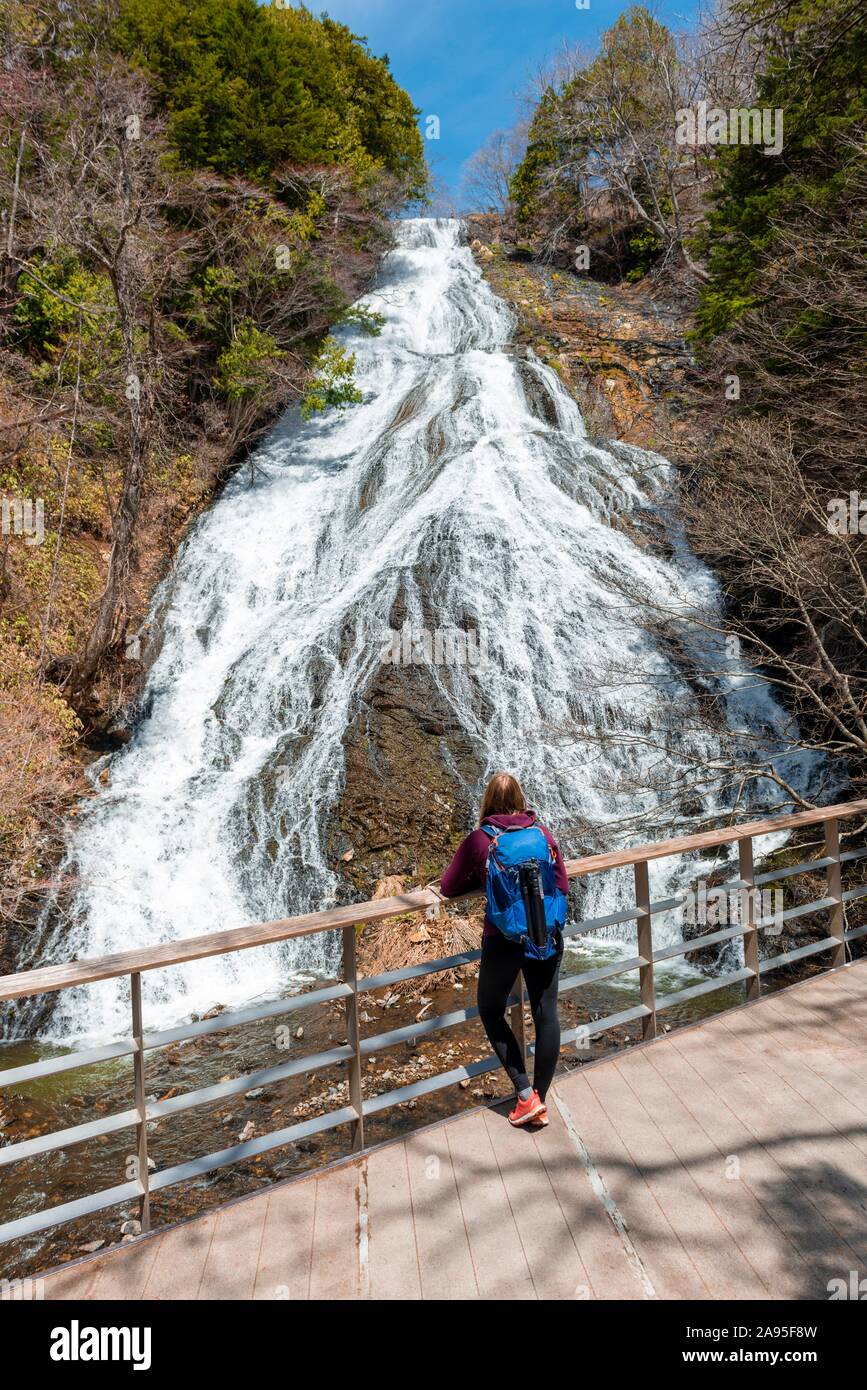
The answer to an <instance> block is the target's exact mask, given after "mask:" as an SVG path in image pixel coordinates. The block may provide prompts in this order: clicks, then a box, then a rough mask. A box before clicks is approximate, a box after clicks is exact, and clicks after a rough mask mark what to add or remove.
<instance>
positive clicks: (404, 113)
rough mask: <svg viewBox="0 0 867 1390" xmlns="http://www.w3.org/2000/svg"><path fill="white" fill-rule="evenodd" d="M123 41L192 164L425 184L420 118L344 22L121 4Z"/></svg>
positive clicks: (278, 12)
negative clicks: (297, 167) (296, 167)
mask: <svg viewBox="0 0 867 1390" xmlns="http://www.w3.org/2000/svg"><path fill="white" fill-rule="evenodd" d="M114 42H115V44H116V46H117V47H118V49H119V50H120V51H122V52H124V53H126V54H129V55H132V56H133V57H134V58H135V60H136V61H138V62H139V63H140V64H141V66H142V67H144V68H145V69H146V70H147V72H148V73H149V75H150V77H151V79H152V82H153V84H154V88H155V91H156V95H157V98H158V101H159V103H160V105H161V106H162V107H163V108H164V109H165V110H166V111H167V112H168V119H169V138H170V141H171V144H172V145H173V147H174V149H175V150H176V152H177V156H178V158H179V159H180V161H181V162H182V163H184V164H187V165H200V166H205V167H209V168H212V169H218V170H220V171H221V172H223V173H227V174H230V173H240V174H243V175H245V176H246V177H248V178H251V179H265V178H267V177H268V176H269V175H270V174H271V173H272V171H273V170H274V169H275V168H276V167H277V166H278V165H280V164H282V163H284V162H287V161H291V162H292V163H297V164H302V163H304V164H311V163H318V164H335V163H343V164H345V165H347V166H348V167H349V168H351V169H353V170H354V171H355V172H356V173H357V174H358V175H359V176H362V177H364V176H367V175H368V174H370V173H372V172H374V171H376V170H379V169H384V170H388V171H389V172H390V173H392V174H395V175H397V176H398V177H399V178H400V179H401V181H402V183H403V184H404V185H405V186H406V188H407V190H408V192H409V193H410V195H413V196H417V195H418V194H419V193H420V192H421V190H422V189H423V185H424V183H425V181H426V171H425V166H424V154H423V147H422V141H421V135H420V133H419V130H418V128H417V126H416V116H417V114H418V113H417V112H416V110H415V108H414V107H413V105H412V103H411V101H410V99H409V97H408V96H407V94H406V93H405V92H404V91H403V90H402V89H401V88H400V87H399V86H398V85H397V83H396V82H395V81H394V79H393V77H392V75H391V73H390V71H389V67H388V61H387V59H384V58H375V57H374V56H373V55H372V54H371V53H370V51H369V50H368V48H367V46H366V44H365V43H364V41H363V40H360V39H358V38H356V37H355V36H354V35H353V34H352V32H351V31H350V30H349V29H347V28H346V27H345V25H342V24H336V23H334V22H333V21H331V20H329V19H327V18H323V19H316V18H314V16H313V15H312V14H311V13H310V12H309V11H308V10H306V9H304V8H294V7H293V8H286V9H283V8H279V7H276V6H275V7H273V8H272V7H269V6H267V5H265V6H260V5H257V4H256V2H255V0H160V2H159V3H154V0H119V18H118V20H117V23H116V26H115V32H114Z"/></svg>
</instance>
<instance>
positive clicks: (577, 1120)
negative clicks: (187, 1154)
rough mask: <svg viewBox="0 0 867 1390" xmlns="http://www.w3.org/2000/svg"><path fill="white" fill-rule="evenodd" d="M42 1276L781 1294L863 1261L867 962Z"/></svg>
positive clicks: (104, 1284)
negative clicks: (507, 1107) (534, 1096)
mask: <svg viewBox="0 0 867 1390" xmlns="http://www.w3.org/2000/svg"><path fill="white" fill-rule="evenodd" d="M549 1100H550V1113H551V1124H550V1126H549V1127H548V1129H547V1130H544V1131H541V1132H538V1133H535V1134H530V1133H527V1132H524V1131H515V1130H512V1129H511V1128H510V1126H509V1125H508V1123H507V1121H506V1119H505V1116H504V1114H503V1113H501V1112H500V1111H496V1110H477V1111H473V1112H472V1113H470V1114H464V1115H461V1116H457V1117H456V1118H455V1119H453V1120H449V1121H446V1122H445V1123H443V1124H440V1125H436V1126H433V1127H431V1128H428V1129H425V1130H422V1131H419V1132H418V1133H417V1134H415V1135H413V1136H411V1137H409V1138H407V1139H405V1140H401V1141H396V1142H394V1143H391V1144H388V1145H385V1146H384V1147H382V1148H379V1149H375V1150H373V1151H371V1152H370V1153H368V1154H366V1155H365V1156H364V1157H362V1158H359V1159H356V1160H353V1161H349V1162H345V1163H342V1164H339V1165H336V1166H334V1167H331V1168H327V1169H324V1170H323V1171H321V1172H320V1173H318V1174H315V1175H310V1176H307V1177H304V1178H301V1179H297V1180H294V1181H289V1182H286V1183H282V1184H280V1185H278V1186H275V1187H273V1188H271V1189H270V1190H269V1191H268V1192H265V1193H257V1194H256V1195H254V1196H252V1197H248V1198H243V1199H241V1200H240V1201H237V1202H235V1203H233V1204H232V1205H230V1206H226V1207H223V1208H222V1209H220V1210H218V1211H215V1212H214V1213H212V1214H210V1215H207V1216H203V1217H198V1218H196V1219H194V1220H192V1221H189V1222H186V1223H185V1224H183V1225H180V1226H175V1227H171V1228H169V1229H167V1230H164V1231H162V1232H160V1231H157V1232H155V1233H154V1234H152V1235H150V1236H145V1237H142V1238H140V1239H139V1240H137V1241H135V1242H132V1243H130V1244H128V1245H126V1246H123V1247H121V1248H120V1249H118V1250H117V1251H114V1252H110V1253H108V1254H104V1255H97V1256H94V1257H91V1258H89V1259H87V1260H82V1261H80V1262H79V1263H77V1264H75V1265H70V1266H67V1267H65V1268H64V1269H62V1270H59V1271H56V1272H54V1273H53V1274H51V1275H49V1276H48V1277H47V1280H46V1289H45V1296H46V1297H47V1298H54V1299H88V1298H90V1299H97V1298H110V1299H195V1298H200V1299H355V1298H375V1299H419V1298H450V1299H451V1298H457V1299H478V1298H483V1299H486V1298H569V1299H574V1298H578V1299H583V1298H598V1299H620V1298H628V1299H649V1298H662V1299H673V1298H678V1299H705V1298H707V1299H715V1298H742V1299H761V1298H768V1297H780V1298H787V1299H799V1298H820V1299H827V1297H828V1282H829V1280H831V1279H843V1280H847V1281H848V1278H849V1272H850V1271H852V1270H856V1271H861V1272H862V1273H863V1272H864V1271H865V1269H867V962H864V963H860V964H855V965H851V966H847V967H845V968H844V969H839V970H836V971H833V972H831V973H829V974H826V975H823V976H819V977H816V978H815V979H813V980H811V981H809V982H807V983H805V984H802V985H798V986H795V987H794V988H792V989H789V990H786V991H785V992H782V993H779V994H777V995H775V996H771V997H768V998H765V999H762V1000H761V1001H760V1002H759V1003H756V1004H754V1005H750V1006H748V1007H746V1008H743V1009H738V1010H735V1011H732V1012H729V1013H726V1014H721V1015H718V1016H717V1017H715V1018H713V1019H712V1020H710V1021H708V1022H707V1023H704V1024H702V1025H699V1026H696V1027H693V1028H690V1029H686V1030H683V1031H681V1032H675V1033H672V1034H670V1035H668V1036H667V1037H664V1038H661V1039H659V1040H658V1041H655V1042H652V1043H648V1044H646V1045H644V1046H641V1047H637V1048H633V1049H631V1050H628V1051H625V1052H623V1053H620V1054H619V1055H617V1056H616V1057H613V1058H611V1059H610V1060H605V1061H603V1062H600V1063H597V1064H595V1065H593V1066H590V1067H587V1068H585V1069H583V1070H582V1071H580V1072H572V1073H571V1074H568V1075H564V1076H562V1077H561V1078H560V1079H558V1081H557V1083H556V1085H555V1087H554V1089H553V1091H552V1093H551V1096H550V1098H549Z"/></svg>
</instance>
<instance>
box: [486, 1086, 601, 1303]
mask: <svg viewBox="0 0 867 1390" xmlns="http://www.w3.org/2000/svg"><path fill="white" fill-rule="evenodd" d="M483 1118H484V1121H485V1125H486V1127H487V1131H488V1138H489V1140H490V1143H491V1148H492V1149H493V1152H494V1157H495V1158H496V1160H497V1166H498V1167H499V1170H500V1176H501V1178H502V1180H503V1185H504V1187H505V1189H506V1192H507V1194H508V1198H509V1205H510V1207H511V1209H512V1216H513V1218H514V1221H515V1225H516V1227H517V1230H518V1235H519V1236H520V1239H521V1244H522V1246H523V1249H524V1256H525V1258H526V1260H527V1264H528V1266H529V1269H530V1276H531V1278H532V1280H533V1287H534V1288H535V1290H536V1294H537V1296H538V1297H539V1298H574V1297H575V1296H576V1291H578V1290H582V1291H583V1290H585V1289H587V1290H589V1287H590V1281H589V1277H588V1274H587V1271H586V1269H585V1268H584V1265H583V1263H582V1260H581V1257H580V1256H579V1254H578V1250H577V1248H576V1246H575V1241H574V1239H573V1236H572V1231H571V1230H570V1227H569V1223H568V1222H567V1220H566V1218H565V1216H564V1215H563V1209H562V1207H561V1206H560V1203H559V1201H558V1200H557V1196H556V1194H555V1192H554V1189H553V1187H552V1186H551V1180H550V1178H549V1176H548V1172H547V1169H546V1168H545V1165H544V1163H543V1162H542V1148H543V1144H544V1142H545V1141H546V1140H547V1139H548V1137H549V1135H548V1133H547V1131H546V1132H544V1133H542V1132H539V1133H532V1132H530V1131H528V1130H521V1129H513V1128H512V1126H511V1125H510V1124H509V1123H508V1120H506V1118H505V1116H504V1115H503V1114H498V1113H497V1112H495V1111H492V1110H488V1111H486V1112H484V1116H483ZM558 1118H559V1117H558ZM549 1129H550V1125H549Z"/></svg>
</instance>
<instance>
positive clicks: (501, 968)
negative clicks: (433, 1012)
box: [478, 932, 563, 1100]
mask: <svg viewBox="0 0 867 1390" xmlns="http://www.w3.org/2000/svg"><path fill="white" fill-rule="evenodd" d="M558 935H559V933H558ZM562 955H563V938H562V936H560V937H559V940H558V943H557V953H556V955H553V956H551V957H550V958H549V959H548V960H532V959H528V958H527V957H526V956H525V955H524V951H523V948H522V947H521V946H520V945H518V944H517V942H514V941H507V940H506V938H505V937H504V936H501V935H500V933H499V932H497V935H496V936H486V937H485V939H484V941H483V942H482V962H481V965H480V966H479V991H478V1002H479V1017H480V1018H481V1020H482V1023H483V1024H484V1028H485V1032H486V1033H487V1035H488V1038H489V1040H490V1043H491V1046H492V1047H493V1049H494V1051H495V1052H496V1054H497V1056H498V1057H499V1059H500V1061H501V1062H502V1064H503V1066H504V1067H505V1068H506V1071H507V1072H508V1073H509V1077H510V1079H511V1082H512V1085H513V1086H514V1087H515V1090H516V1091H523V1090H524V1089H525V1088H526V1087H527V1086H529V1084H530V1082H529V1081H528V1079H527V1072H526V1064H525V1062H524V1058H523V1056H522V1053H521V1048H520V1046H519V1044H518V1039H517V1038H516V1037H515V1035H514V1033H513V1032H512V1030H511V1028H510V1027H509V1025H508V1023H507V1022H506V1001H507V1000H508V998H509V995H510V994H511V992H512V986H513V985H514V983H515V981H516V979H517V978H518V972H519V971H523V973H524V981H525V983H526V986H527V996H528V998H529V1000H530V1009H531V1012H532V1014H533V1025H534V1027H535V1029H536V1050H535V1054H534V1072H533V1085H534V1087H535V1089H536V1090H537V1091H538V1092H539V1096H540V1097H541V1099H542V1100H544V1099H545V1096H546V1095H547V1094H548V1087H549V1086H550V1085H551V1078H552V1077H553V1075H554V1071H555V1069H556V1066H557V1059H558V1057H559V1055H560V1018H559V1015H558V1013H557V983H558V976H559V974H560V960H561V957H562Z"/></svg>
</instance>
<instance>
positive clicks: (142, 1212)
mask: <svg viewBox="0 0 867 1390" xmlns="http://www.w3.org/2000/svg"><path fill="white" fill-rule="evenodd" d="M129 985H130V1000H131V1002H132V1036H133V1041H134V1043H135V1052H134V1053H133V1059H132V1070H133V1088H134V1097H135V1108H136V1111H137V1112H138V1123H137V1124H136V1129H135V1135H136V1163H137V1167H138V1174H137V1176H138V1180H139V1182H140V1183H141V1187H142V1192H141V1196H140V1197H139V1221H140V1222H141V1228H142V1232H144V1231H149V1230H150V1228H151V1199H150V1173H149V1172H148V1116H147V1101H146V1096H145V1052H144V1028H143V1027H142V1011H141V975H139V974H137V973H134V974H132V975H130V977H129Z"/></svg>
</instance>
